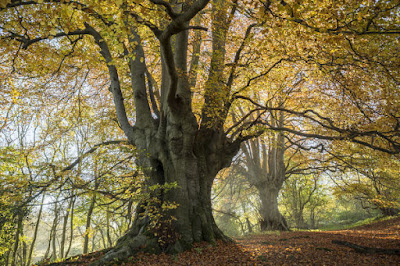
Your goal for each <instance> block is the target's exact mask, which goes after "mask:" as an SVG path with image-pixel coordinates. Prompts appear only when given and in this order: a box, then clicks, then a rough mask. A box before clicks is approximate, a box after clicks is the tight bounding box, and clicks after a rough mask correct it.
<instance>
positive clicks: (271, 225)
mask: <svg viewBox="0 0 400 266" xmlns="http://www.w3.org/2000/svg"><path fill="white" fill-rule="evenodd" d="M259 195H260V199H261V208H260V215H261V220H260V229H261V231H273V230H279V231H287V230H289V227H288V225H287V223H286V220H285V218H284V217H283V216H282V214H281V213H280V212H279V209H278V195H279V190H278V189H276V188H273V187H271V186H265V187H262V188H261V189H259Z"/></svg>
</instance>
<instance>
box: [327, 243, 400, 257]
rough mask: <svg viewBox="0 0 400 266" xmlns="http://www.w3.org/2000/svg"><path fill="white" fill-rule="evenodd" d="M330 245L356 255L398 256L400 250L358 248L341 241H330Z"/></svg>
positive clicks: (355, 245) (358, 246)
mask: <svg viewBox="0 0 400 266" xmlns="http://www.w3.org/2000/svg"><path fill="white" fill-rule="evenodd" d="M332 243H333V244H337V245H342V246H346V247H349V248H352V249H354V250H355V251H356V252H358V253H367V254H385V255H400V249H387V248H371V247H365V246H360V245H357V244H353V243H350V242H347V241H342V240H332Z"/></svg>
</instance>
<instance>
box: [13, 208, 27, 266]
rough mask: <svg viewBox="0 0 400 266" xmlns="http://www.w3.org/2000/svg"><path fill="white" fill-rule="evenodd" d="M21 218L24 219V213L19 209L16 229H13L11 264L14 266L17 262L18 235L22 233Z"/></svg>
mask: <svg viewBox="0 0 400 266" xmlns="http://www.w3.org/2000/svg"><path fill="white" fill-rule="evenodd" d="M23 219H24V214H23V213H22V212H21V211H20V212H19V213H18V216H17V229H16V230H15V237H14V248H13V252H12V256H11V266H15V265H16V263H17V254H18V247H19V242H20V236H21V234H22V227H23Z"/></svg>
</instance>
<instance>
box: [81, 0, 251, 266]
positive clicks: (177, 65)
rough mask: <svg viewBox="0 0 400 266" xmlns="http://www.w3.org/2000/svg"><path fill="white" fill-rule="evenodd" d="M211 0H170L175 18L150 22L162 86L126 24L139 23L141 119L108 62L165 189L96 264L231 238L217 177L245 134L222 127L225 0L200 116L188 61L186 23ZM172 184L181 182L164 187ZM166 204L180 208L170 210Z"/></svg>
mask: <svg viewBox="0 0 400 266" xmlns="http://www.w3.org/2000/svg"><path fill="white" fill-rule="evenodd" d="M208 2H209V1H208V0H197V1H187V2H186V3H185V4H184V5H183V7H182V8H181V10H175V9H174V8H175V1H170V4H167V5H168V6H169V5H170V6H171V8H172V9H171V10H172V11H171V12H172V13H171V15H172V21H167V20H166V21H161V22H160V25H162V27H163V29H162V30H161V29H155V28H152V29H151V30H152V31H153V33H154V35H155V36H156V38H157V39H158V41H159V43H160V55H161V69H162V74H161V78H162V79H161V84H160V88H155V87H154V86H155V84H154V82H153V80H152V79H151V78H150V77H151V75H149V70H148V69H147V66H146V60H143V59H145V52H144V50H143V48H142V46H141V39H140V36H139V34H138V32H137V30H136V28H135V27H132V25H127V26H128V27H131V29H132V30H131V31H132V34H131V36H130V37H129V42H130V46H131V49H132V50H134V54H135V57H129V58H130V59H128V62H129V69H130V74H131V75H130V76H131V84H132V89H133V100H134V103H135V111H136V118H135V125H134V126H131V125H130V122H129V121H128V118H127V115H126V112H125V106H124V103H123V100H124V99H123V96H122V92H121V89H120V87H121V86H120V83H119V77H118V73H117V69H116V68H115V67H114V66H113V65H111V64H109V65H108V70H109V75H110V78H111V86H110V91H111V92H112V93H113V96H114V104H115V108H116V113H117V117H118V121H119V123H120V126H121V129H122V130H123V131H124V133H125V135H126V136H127V138H128V140H129V142H130V143H131V144H132V145H134V146H135V147H136V150H137V164H138V165H139V166H140V167H141V169H142V171H143V172H144V174H145V175H146V176H147V177H148V179H147V181H146V182H147V185H148V187H150V186H154V185H157V186H159V189H156V191H150V195H151V197H150V198H148V199H144V200H143V201H142V202H141V203H140V204H139V206H138V207H137V209H136V215H135V220H134V221H133V223H132V226H131V229H130V230H129V232H127V233H126V235H125V236H123V237H122V238H120V239H119V240H118V241H117V244H116V246H115V247H114V248H113V249H112V250H110V251H109V252H108V253H107V254H106V255H105V256H104V257H103V258H102V259H101V260H100V261H98V262H96V263H95V264H97V265H103V264H106V263H108V262H111V261H114V260H115V259H117V260H123V259H125V258H127V257H130V256H132V255H133V254H135V252H137V251H138V250H141V251H147V252H153V253H158V252H170V253H176V252H181V251H183V250H185V249H188V248H190V247H191V246H192V244H193V243H194V242H199V241H207V242H210V243H214V242H215V241H216V240H217V239H224V240H229V239H228V238H227V237H225V236H224V234H223V233H222V232H221V231H220V230H219V229H218V227H217V226H216V224H215V221H214V218H213V215H212V209H211V187H212V184H213V180H214V178H215V176H216V175H217V173H218V172H219V171H220V170H221V169H222V168H224V167H227V166H229V165H230V163H231V161H232V158H233V156H235V154H236V153H237V152H238V150H239V148H240V143H241V142H242V141H243V140H244V139H243V138H242V137H241V138H237V139H235V140H232V139H229V138H228V137H227V136H226V134H225V132H224V128H223V125H224V121H225V120H226V113H227V111H226V110H225V109H226V106H227V104H228V101H229V97H227V96H229V93H230V87H227V86H225V85H223V84H224V73H223V71H224V53H225V49H224V46H225V41H226V40H225V39H226V33H227V30H228V26H229V25H228V24H229V23H228V18H226V16H224V14H225V13H224V12H226V10H227V9H228V7H229V3H227V2H226V1H222V0H216V1H214V2H213V8H212V13H213V14H214V15H213V22H212V25H213V27H212V35H213V46H212V49H213V50H212V55H211V68H210V72H209V75H208V81H207V82H206V84H205V88H204V91H205V95H206V96H205V103H204V105H203V108H202V109H201V111H202V115H201V116H202V118H201V120H199V121H198V120H197V119H196V117H195V114H194V112H193V111H192V97H193V95H192V92H191V87H190V83H191V84H192V85H193V84H195V82H194V81H193V80H191V81H190V80H189V76H191V77H192V78H193V77H194V75H193V73H192V75H189V73H188V66H187V64H188V55H187V53H188V46H189V42H188V31H187V27H188V26H189V22H190V20H191V19H192V18H193V17H194V16H195V15H196V14H197V13H198V12H199V11H200V10H201V9H203V8H204V7H205V6H206V5H207V4H208ZM165 3H166V2H165ZM165 3H164V4H165ZM234 8H236V7H232V9H234ZM232 12H233V13H234V11H232ZM177 14H179V15H177ZM218 25H219V27H218ZM221 25H223V27H221ZM227 25H228V26H227ZM86 28H87V30H88V31H89V32H90V34H91V35H92V36H93V37H94V39H95V42H96V43H97V45H98V46H99V47H100V50H101V54H102V56H103V57H104V59H105V61H106V63H111V61H112V56H111V53H110V51H109V49H108V46H107V43H106V42H105V41H104V39H103V38H102V36H101V35H100V33H99V32H97V31H96V30H95V29H94V28H92V27H91V26H89V25H88V24H86ZM197 41H200V40H197ZM192 63H193V64H195V65H192V66H191V69H194V68H195V67H196V64H198V63H197V62H196V60H194V62H192ZM146 77H147V80H146ZM146 81H147V82H146ZM156 89H159V92H160V99H159V102H158V103H157V102H155V98H156V97H154V95H155V94H157V93H155V92H154V91H153V90H156ZM217 92H218V93H217ZM220 93H222V94H220ZM221 95H223V96H224V97H221ZM149 99H150V101H151V104H150V103H149ZM150 106H151V107H150ZM168 184H176V185H177V187H176V188H174V189H164V187H163V186H164V185H168ZM166 204H175V205H176V206H177V207H176V208H171V209H166V208H165V205H166ZM155 214H159V215H158V216H156V215H155Z"/></svg>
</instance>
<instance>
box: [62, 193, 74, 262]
mask: <svg viewBox="0 0 400 266" xmlns="http://www.w3.org/2000/svg"><path fill="white" fill-rule="evenodd" d="M73 200H74V198H73V197H71V199H70V201H69V203H68V207H67V210H66V211H65V215H64V219H63V227H62V232H61V243H60V258H64V256H65V253H64V249H65V238H66V234H67V225H68V217H69V213H70V211H71V207H72V202H73Z"/></svg>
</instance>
